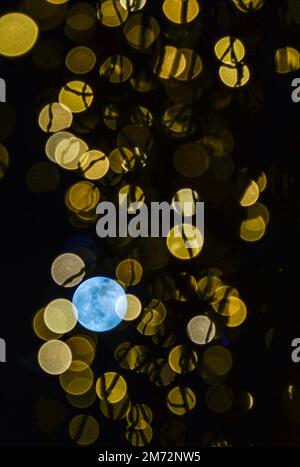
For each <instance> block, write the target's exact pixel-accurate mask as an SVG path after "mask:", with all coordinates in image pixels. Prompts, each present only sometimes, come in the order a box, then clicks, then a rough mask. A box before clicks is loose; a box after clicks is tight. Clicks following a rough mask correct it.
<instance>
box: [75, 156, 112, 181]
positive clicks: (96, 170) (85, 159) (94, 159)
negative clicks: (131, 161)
mask: <svg viewBox="0 0 300 467" xmlns="http://www.w3.org/2000/svg"><path fill="white" fill-rule="evenodd" d="M79 168H80V170H81V171H82V173H83V175H84V177H85V178H87V179H88V180H100V179H101V178H103V177H104V176H105V175H106V174H107V172H108V170H109V160H108V157H106V155H105V154H104V153H103V152H102V151H99V150H96V149H91V150H89V151H87V152H85V153H84V154H83V155H82V156H81V157H80V160H79Z"/></svg>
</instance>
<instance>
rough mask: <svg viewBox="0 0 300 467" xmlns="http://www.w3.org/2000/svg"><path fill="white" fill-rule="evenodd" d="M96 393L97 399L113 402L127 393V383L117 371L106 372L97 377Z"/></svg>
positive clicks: (119, 399) (118, 400)
mask: <svg viewBox="0 0 300 467" xmlns="http://www.w3.org/2000/svg"><path fill="white" fill-rule="evenodd" d="M96 393H97V396H98V397H99V399H101V400H104V401H106V402H108V403H109V404H115V403H117V402H120V401H121V400H122V399H123V398H124V397H125V396H126V395H127V383H126V381H125V379H124V378H123V376H121V375H119V374H118V373H115V372H107V373H104V374H103V375H101V376H100V378H98V379H97V382H96Z"/></svg>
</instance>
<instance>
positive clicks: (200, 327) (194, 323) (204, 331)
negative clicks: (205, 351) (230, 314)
mask: <svg viewBox="0 0 300 467" xmlns="http://www.w3.org/2000/svg"><path fill="white" fill-rule="evenodd" d="M215 334H216V327H215V325H214V323H213V322H212V321H211V320H210V319H209V318H208V317H207V316H204V315H199V316H194V318H192V319H191V320H190V321H189V322H188V325H187V335H188V337H189V338H190V340H191V341H192V342H194V344H199V345H205V344H208V343H209V342H211V341H212V340H213V338H214V337H215Z"/></svg>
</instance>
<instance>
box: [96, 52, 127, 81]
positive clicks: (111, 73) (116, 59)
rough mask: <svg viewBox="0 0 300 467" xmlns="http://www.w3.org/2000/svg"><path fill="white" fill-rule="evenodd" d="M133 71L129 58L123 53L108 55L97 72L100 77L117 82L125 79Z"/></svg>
mask: <svg viewBox="0 0 300 467" xmlns="http://www.w3.org/2000/svg"><path fill="white" fill-rule="evenodd" d="M132 72H133V66H132V63H131V61H130V60H129V58H127V57H125V56H124V55H113V56H111V57H108V58H107V59H106V60H105V61H104V62H103V63H102V65H101V67H100V70H99V73H100V76H101V77H102V78H105V79H107V80H108V81H110V82H111V83H114V84H119V83H124V82H125V81H127V80H128V79H129V78H130V77H131V75H132Z"/></svg>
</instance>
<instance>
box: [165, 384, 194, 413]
mask: <svg viewBox="0 0 300 467" xmlns="http://www.w3.org/2000/svg"><path fill="white" fill-rule="evenodd" d="M195 405H196V396H195V393H194V391H192V389H191V388H189V387H180V386H176V387H175V388H173V389H171V391H170V392H169V393H168V394H167V407H168V409H169V410H170V412H172V413H174V414H175V415H185V414H186V413H187V412H190V411H191V410H193V409H194V408H195Z"/></svg>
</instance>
